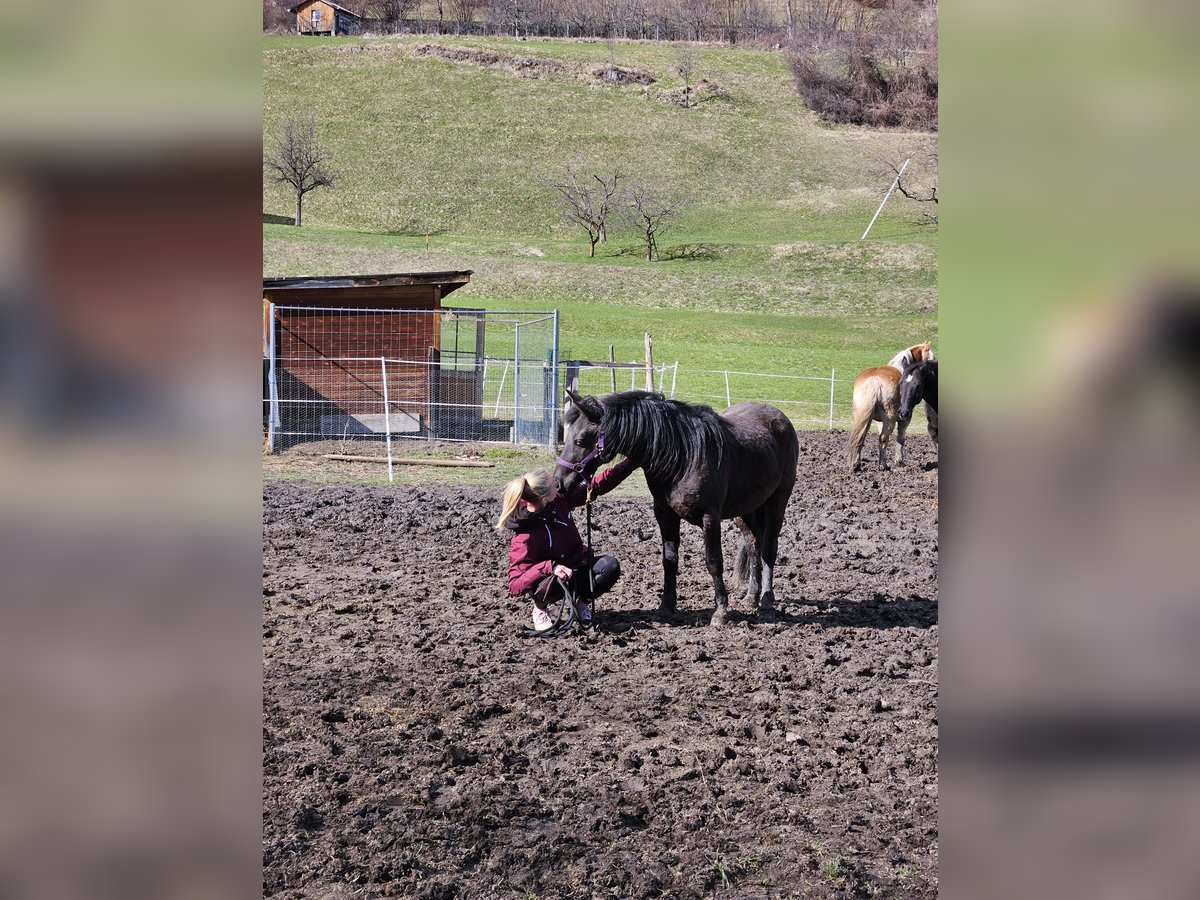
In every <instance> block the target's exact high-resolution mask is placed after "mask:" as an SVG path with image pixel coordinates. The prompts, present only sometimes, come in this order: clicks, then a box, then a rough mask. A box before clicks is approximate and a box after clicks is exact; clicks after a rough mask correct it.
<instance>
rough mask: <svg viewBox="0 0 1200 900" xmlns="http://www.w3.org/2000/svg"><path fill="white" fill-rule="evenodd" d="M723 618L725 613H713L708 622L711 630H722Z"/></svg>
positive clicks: (723, 625)
mask: <svg viewBox="0 0 1200 900" xmlns="http://www.w3.org/2000/svg"><path fill="white" fill-rule="evenodd" d="M725 618H726V614H725V613H723V612H715V613H713V617H712V619H711V620H710V621H709V623H708V624H709V625H711V626H712V627H713V628H724V627H725Z"/></svg>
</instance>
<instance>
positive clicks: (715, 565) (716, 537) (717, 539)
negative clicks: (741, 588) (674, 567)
mask: <svg viewBox="0 0 1200 900" xmlns="http://www.w3.org/2000/svg"><path fill="white" fill-rule="evenodd" d="M702 522H703V524H702V525H701V527H702V528H703V529H704V562H705V563H706V564H707V565H708V574H709V575H711V576H712V580H713V592H714V593H715V594H716V600H717V609H716V611H715V612H714V613H713V617H712V625H713V627H714V628H720V627H721V626H722V625H724V624H725V620H726V618H728V616H729V593H728V592H727V591H726V590H725V578H724V572H725V562H724V560H723V559H722V557H721V517H720V516H717V515H714V514H712V513H705V514H704V518H703V520H702Z"/></svg>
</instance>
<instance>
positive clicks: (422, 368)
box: [276, 309, 441, 422]
mask: <svg viewBox="0 0 1200 900" xmlns="http://www.w3.org/2000/svg"><path fill="white" fill-rule="evenodd" d="M279 319H280V321H279V338H278V347H277V351H276V352H277V353H278V356H279V359H280V364H281V367H282V368H283V369H284V370H285V371H286V372H287V373H288V375H289V377H290V378H292V379H295V380H296V381H298V382H300V383H301V384H302V385H303V386H304V387H305V388H307V390H308V391H310V392H311V394H312V395H314V397H315V398H321V399H324V400H327V401H329V402H330V403H331V404H332V405H334V406H336V407H337V408H339V409H341V410H342V411H343V412H345V413H348V414H351V415H358V414H361V413H363V412H364V411H370V412H382V411H383V391H382V382H381V374H382V368H381V366H380V363H379V358H380V357H386V358H387V359H389V360H402V361H403V362H389V363H388V399H389V401H390V404H391V407H390V408H391V410H392V411H393V412H396V411H404V412H411V413H413V414H419V415H420V416H421V418H422V421H423V422H424V421H425V420H426V419H427V418H428V404H429V396H430V390H429V388H430V368H431V367H430V366H429V364H428V363H429V359H430V348H434V349H437V348H438V347H439V344H440V341H441V328H440V319H439V317H438V316H436V315H433V314H431V313H421V314H412V315H409V314H406V313H383V314H373V313H370V312H367V313H365V314H364V313H356V312H347V313H344V314H343V313H339V312H337V311H329V310H313V311H309V310H295V309H289V310H281V311H280V314H279Z"/></svg>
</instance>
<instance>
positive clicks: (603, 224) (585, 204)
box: [553, 166, 625, 257]
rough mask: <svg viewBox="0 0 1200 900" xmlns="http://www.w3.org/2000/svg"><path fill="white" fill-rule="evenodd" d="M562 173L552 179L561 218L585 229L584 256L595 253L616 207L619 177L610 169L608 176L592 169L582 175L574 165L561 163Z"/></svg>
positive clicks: (606, 231) (619, 174) (606, 235)
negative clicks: (585, 249) (597, 173)
mask: <svg viewBox="0 0 1200 900" xmlns="http://www.w3.org/2000/svg"><path fill="white" fill-rule="evenodd" d="M564 170H565V173H564V177H563V178H561V179H559V180H558V181H555V182H553V185H554V190H555V191H556V192H557V193H558V197H559V203H560V205H561V207H562V213H563V218H564V219H566V220H567V221H568V222H571V223H573V224H575V225H579V226H580V227H582V228H583V229H584V230H586V231H587V235H588V244H589V247H588V256H589V257H594V256H595V255H596V244H598V243H600V242H602V241H606V240H607V239H608V225H609V220H610V219H611V218H612V215H613V212H614V210H615V209H616V208H617V189H618V185H619V183H620V181H621V179H622V178H624V177H625V176H624V175H622V174H621V173H620V172H613V174H612V176H611V177H610V178H604V177H602V176H600V175H596V174H595V173H592V174H588V175H585V174H583V173H582V172H581V171H580V170H579V168H578V167H572V166H565V167H564Z"/></svg>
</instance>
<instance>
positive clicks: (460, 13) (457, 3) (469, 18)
mask: <svg viewBox="0 0 1200 900" xmlns="http://www.w3.org/2000/svg"><path fill="white" fill-rule="evenodd" d="M449 3H450V14H451V15H452V16H453V17H454V21H455V22H456V23H457V24H458V26H459V28H460V29H461V28H465V27H466V26H468V25H470V24H471V23H472V22H474V21H475V15H476V13H478V12H479V10H480V9H482V8H483V7H484V0H449Z"/></svg>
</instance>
